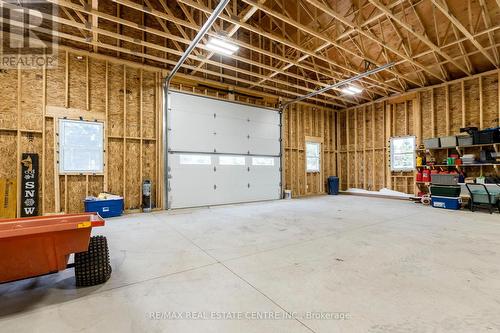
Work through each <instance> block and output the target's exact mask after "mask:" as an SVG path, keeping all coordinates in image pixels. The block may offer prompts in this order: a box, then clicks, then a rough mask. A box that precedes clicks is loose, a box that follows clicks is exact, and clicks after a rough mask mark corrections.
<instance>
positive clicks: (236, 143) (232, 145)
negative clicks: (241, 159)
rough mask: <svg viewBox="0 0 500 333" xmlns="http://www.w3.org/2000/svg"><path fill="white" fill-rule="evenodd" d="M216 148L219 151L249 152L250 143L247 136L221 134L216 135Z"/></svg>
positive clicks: (232, 152)
mask: <svg viewBox="0 0 500 333" xmlns="http://www.w3.org/2000/svg"><path fill="white" fill-rule="evenodd" d="M214 145H215V149H216V151H217V152H219V153H231V154H248V152H249V151H250V144H249V141H248V138H247V137H243V136H241V135H239V136H234V135H219V134H217V135H216V136H215V143H214Z"/></svg>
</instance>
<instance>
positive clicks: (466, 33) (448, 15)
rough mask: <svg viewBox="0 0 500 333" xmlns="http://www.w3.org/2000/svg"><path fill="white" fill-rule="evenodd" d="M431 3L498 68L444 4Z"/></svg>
mask: <svg viewBox="0 0 500 333" xmlns="http://www.w3.org/2000/svg"><path fill="white" fill-rule="evenodd" d="M431 1H432V3H433V4H434V5H435V6H436V8H438V9H439V10H440V11H441V12H442V13H443V14H444V16H446V17H447V18H448V19H449V20H450V21H451V23H453V24H454V25H455V26H456V27H457V28H458V30H460V31H461V32H462V33H463V34H464V35H465V36H466V37H467V38H468V39H469V40H470V42H471V43H472V44H474V46H475V47H476V48H477V49H478V50H479V51H480V52H481V53H482V54H483V55H484V56H485V57H486V59H488V61H490V62H491V63H492V64H493V65H494V66H495V67H496V68H498V64H497V63H496V62H495V60H494V59H493V58H492V57H491V56H490V54H489V53H488V52H487V51H486V50H485V49H484V47H483V46H482V45H481V44H480V43H479V42H478V41H477V40H476V39H475V38H474V37H473V36H472V34H471V33H470V32H469V30H467V28H466V27H465V26H464V25H463V24H462V23H461V22H460V21H459V20H458V19H457V18H456V17H455V16H454V15H453V14H452V13H451V11H449V10H446V8H445V6H444V5H443V4H442V3H441V2H440V1H438V0H431Z"/></svg>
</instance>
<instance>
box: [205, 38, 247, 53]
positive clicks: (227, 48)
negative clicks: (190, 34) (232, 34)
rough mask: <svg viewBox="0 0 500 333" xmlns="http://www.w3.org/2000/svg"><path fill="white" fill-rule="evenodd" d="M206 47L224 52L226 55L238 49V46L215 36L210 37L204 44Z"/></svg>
mask: <svg viewBox="0 0 500 333" xmlns="http://www.w3.org/2000/svg"><path fill="white" fill-rule="evenodd" d="M206 47H207V48H208V49H210V50H212V51H216V52H220V53H224V54H227V55H232V54H233V53H234V52H236V51H238V49H239V47H238V46H236V45H233V44H231V43H228V42H226V41H224V40H222V39H217V38H211V39H210V40H209V41H208V43H207V44H206Z"/></svg>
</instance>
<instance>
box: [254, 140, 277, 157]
mask: <svg viewBox="0 0 500 333" xmlns="http://www.w3.org/2000/svg"><path fill="white" fill-rule="evenodd" d="M249 150H250V153H251V154H252V155H273V156H277V155H279V153H280V143H279V141H276V140H269V139H261V138H252V137H251V138H250V140H249Z"/></svg>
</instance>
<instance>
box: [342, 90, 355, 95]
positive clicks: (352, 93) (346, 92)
mask: <svg viewBox="0 0 500 333" xmlns="http://www.w3.org/2000/svg"><path fill="white" fill-rule="evenodd" d="M342 92H343V93H344V94H346V95H355V94H356V93H355V92H354V91H352V90H349V89H347V88H342Z"/></svg>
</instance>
